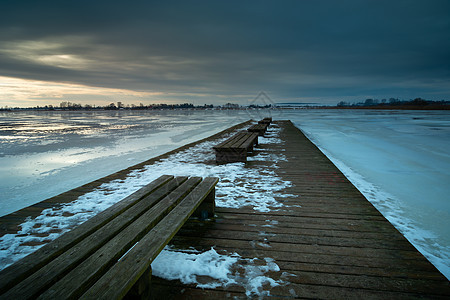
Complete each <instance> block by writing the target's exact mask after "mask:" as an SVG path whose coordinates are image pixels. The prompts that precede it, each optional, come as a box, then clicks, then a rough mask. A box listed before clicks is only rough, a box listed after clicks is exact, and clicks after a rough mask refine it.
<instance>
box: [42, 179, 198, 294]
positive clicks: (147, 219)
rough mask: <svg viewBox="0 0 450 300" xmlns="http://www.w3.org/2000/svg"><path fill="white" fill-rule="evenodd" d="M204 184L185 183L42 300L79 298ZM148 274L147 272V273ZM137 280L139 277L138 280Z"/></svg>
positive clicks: (188, 181)
mask: <svg viewBox="0 0 450 300" xmlns="http://www.w3.org/2000/svg"><path fill="white" fill-rule="evenodd" d="M200 181H201V178H200V177H191V178H189V179H188V180H187V181H185V182H183V183H182V184H181V185H180V186H179V187H177V188H176V189H175V190H174V191H172V192H171V193H170V194H169V195H168V196H166V197H165V198H164V199H162V200H161V201H159V202H158V203H156V204H155V205H154V206H152V207H151V208H150V209H149V210H148V211H146V212H145V213H144V214H143V215H141V216H140V217H139V218H138V219H136V221H134V222H133V223H131V224H129V225H128V226H127V227H126V228H124V229H123V230H122V231H121V232H120V233H118V234H116V235H115V236H114V238H112V239H111V240H110V241H108V242H107V243H106V244H105V245H103V246H102V247H101V248H100V249H98V250H97V251H96V252H95V253H93V254H92V255H90V256H89V257H88V258H86V259H85V260H84V261H82V262H81V263H80V264H79V265H78V266H76V267H75V268H73V269H72V270H71V271H70V272H69V273H68V274H67V275H66V276H64V277H63V278H62V279H60V280H59V281H58V282H57V283H55V284H54V285H53V286H52V287H50V288H49V289H48V290H47V291H45V292H44V293H42V295H41V296H40V298H41V299H60V298H62V297H69V298H77V297H79V296H80V295H81V294H82V293H83V292H84V291H85V289H86V288H88V287H89V286H91V285H92V284H93V283H94V282H95V281H97V280H98V278H100V276H102V275H103V273H104V272H106V270H107V269H108V268H109V267H110V266H112V265H114V263H115V262H116V261H117V260H118V259H119V258H121V257H122V256H123V255H124V254H125V253H126V252H127V251H128V250H129V249H130V248H131V247H133V245H135V244H136V243H141V240H140V239H141V237H142V236H144V235H145V234H146V233H147V232H148V231H149V230H150V229H152V228H153V227H155V226H157V224H158V222H160V221H161V220H164V219H163V218H164V217H165V216H166V215H167V214H169V213H170V211H172V210H173V209H174V208H175V207H176V206H177V204H178V203H179V202H180V201H181V200H182V199H183V198H184V197H186V195H188V194H189V193H190V192H191V191H192V190H193V189H194V188H195V187H196V186H197V184H198V183H199V182H200ZM144 271H145V270H144ZM136 279H137V278H136Z"/></svg>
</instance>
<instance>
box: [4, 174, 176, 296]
mask: <svg viewBox="0 0 450 300" xmlns="http://www.w3.org/2000/svg"><path fill="white" fill-rule="evenodd" d="M172 179H173V176H170V175H163V176H161V177H159V178H158V179H156V180H154V181H152V182H151V183H149V184H148V185H146V186H144V187H143V188H141V189H139V190H138V191H136V192H134V193H133V194H131V195H129V196H128V197H126V198H125V199H123V200H121V201H119V202H118V203H116V204H114V205H112V206H111V207H109V208H108V209H106V210H104V211H102V212H100V213H98V214H97V215H95V216H94V217H92V218H91V219H89V220H87V221H86V222H84V223H83V224H80V225H79V226H77V227H76V228H74V229H72V230H70V231H68V232H66V233H64V234H63V235H61V236H60V237H58V238H57V239H56V240H54V241H52V242H51V243H49V244H46V245H45V246H43V247H41V248H39V249H38V250H36V251H35V252H33V253H31V254H30V255H28V256H26V257H24V258H22V259H21V260H20V261H18V262H16V263H15V264H13V265H11V266H9V267H7V268H6V269H4V270H2V272H1V273H0V294H1V293H4V292H5V291H7V290H8V289H10V288H11V287H13V286H14V285H15V284H17V283H18V282H20V281H22V280H24V279H25V278H26V277H27V276H30V274H31V273H33V272H35V271H37V270H38V269H39V268H41V267H42V266H44V265H45V264H47V263H48V262H50V261H51V260H52V259H54V258H55V257H57V256H58V255H60V254H61V253H63V252H64V251H66V250H67V249H69V248H70V247H72V246H73V245H75V244H76V243H78V242H79V241H81V240H82V239H84V238H85V237H87V236H88V235H90V234H92V233H93V232H94V231H96V230H97V229H98V228H100V227H101V226H103V225H105V224H106V223H108V222H109V221H111V220H112V219H113V218H114V217H116V216H117V215H119V214H121V213H122V212H123V211H125V210H127V209H128V208H130V207H131V206H133V205H135V204H136V203H137V202H138V201H139V200H140V199H141V198H143V197H145V196H148V195H150V194H151V193H153V192H155V191H156V190H157V189H158V188H159V187H161V186H162V185H164V184H166V183H167V182H168V181H170V180H172Z"/></svg>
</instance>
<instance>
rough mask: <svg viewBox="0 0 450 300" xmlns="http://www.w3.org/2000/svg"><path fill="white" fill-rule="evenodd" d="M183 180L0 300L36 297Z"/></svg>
mask: <svg viewBox="0 0 450 300" xmlns="http://www.w3.org/2000/svg"><path fill="white" fill-rule="evenodd" d="M186 180H187V177H176V178H173V179H172V180H170V181H169V182H168V183H167V184H165V185H163V186H162V187H160V188H159V189H157V190H156V191H154V192H153V193H151V194H150V195H148V196H146V197H144V198H143V199H141V200H140V201H139V202H138V203H136V204H135V205H133V206H131V207H130V208H129V209H128V210H126V211H124V212H123V213H122V214H119V215H118V216H116V217H115V218H114V219H113V220H111V221H110V222H109V223H107V224H105V225H104V226H102V227H101V228H99V229H97V230H96V231H95V232H94V233H92V234H91V235H89V236H87V237H86V238H85V239H83V240H82V241H80V242H79V243H77V244H75V245H74V246H73V247H71V248H70V249H68V250H67V251H65V252H64V253H62V254H61V255H60V256H58V257H56V258H55V259H54V260H52V261H51V262H49V263H48V264H47V265H45V266H43V267H42V268H40V269H39V270H38V271H36V272H35V273H33V274H31V275H30V276H29V277H27V278H25V279H24V280H22V281H21V282H19V283H18V284H17V285H15V286H14V287H13V288H11V289H10V290H9V291H7V292H6V293H5V294H4V295H2V297H3V296H5V297H6V298H7V299H14V298H17V297H18V296H19V297H20V298H29V297H35V296H37V295H38V294H40V293H41V292H42V291H44V290H45V289H46V288H48V287H49V286H50V285H52V284H53V283H55V282H56V281H57V280H59V279H60V278H61V277H63V276H64V275H65V274H67V273H68V272H69V271H70V270H71V269H72V268H74V267H75V266H76V265H78V264H79V263H80V262H81V261H83V260H85V259H86V258H87V257H88V256H89V255H91V254H92V253H94V252H95V251H96V250H97V249H99V248H100V247H102V246H103V245H104V244H105V243H107V242H108V241H109V240H111V239H112V238H113V237H114V236H116V235H117V233H119V232H120V231H121V230H122V229H123V228H124V227H126V226H128V225H129V224H130V223H132V222H133V221H134V220H136V219H137V218H138V217H139V216H141V215H142V213H144V212H145V211H146V210H147V209H149V208H150V207H152V206H153V205H155V204H156V203H158V201H160V200H161V199H163V198H164V197H166V196H167V195H168V194H169V193H171V192H172V191H173V190H174V189H175V188H177V187H178V186H179V185H180V184H182V183H183V182H184V181H186ZM55 241H56V240H55ZM50 244H51V243H50Z"/></svg>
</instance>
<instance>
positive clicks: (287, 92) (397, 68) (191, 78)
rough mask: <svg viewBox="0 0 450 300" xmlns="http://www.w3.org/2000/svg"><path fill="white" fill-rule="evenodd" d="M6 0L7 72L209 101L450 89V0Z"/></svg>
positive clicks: (3, 45)
mask: <svg viewBox="0 0 450 300" xmlns="http://www.w3.org/2000/svg"><path fill="white" fill-rule="evenodd" d="M2 6H3V8H2V11H1V12H0V76H5V77H14V78H21V79H30V80H39V81H47V82H51V83H52V84H54V83H66V84H77V85H82V86H86V87H89V88H91V87H96V88H99V89H105V88H106V89H109V88H111V89H121V90H130V94H131V93H136V92H137V93H141V92H142V93H144V94H145V93H149V95H152V96H149V97H148V98H146V99H147V100H149V101H156V102H163V101H178V102H181V101H182V100H191V101H190V102H196V103H197V104H203V103H213V102H216V103H224V102H225V101H231V100H234V101H236V102H240V103H243V104H244V103H245V101H247V100H251V99H252V98H253V97H254V96H255V95H256V94H257V93H258V92H259V91H266V92H267V93H268V94H269V95H270V96H271V97H272V98H273V99H274V101H275V102H287V101H303V100H308V101H309V100H314V101H315V102H322V103H327V102H328V103H332V104H335V103H336V102H337V101H338V100H353V99H355V100H356V99H364V97H377V98H386V97H400V98H406V99H408V98H411V97H424V98H428V99H433V100H440V99H444V98H446V99H448V98H449V96H450V88H449V87H448V86H449V84H448V83H449V82H450V51H449V50H450V38H449V34H448V33H449V32H450V13H449V11H450V2H448V1H395V2H392V1H384V0H383V1H356V0H355V1H282V2H275V1H273V2H269V1H248V2H241V1H226V2H225V1H221V2H216V1H215V2H211V1H189V2H186V1H166V2H164V3H153V2H151V1H142V2H139V1H138V2H125V1H94V2H92V1H90V2H88V1H45V2H43V1H29V3H26V4H24V2H23V1H21V2H17V1H8V2H6V4H4V5H2ZM62 95H63V96H64V95H65V94H62ZM1 97H2V96H1V95H0V101H2V100H3V101H4V100H5V99H2V98H1ZM86 97H88V96H86ZM157 100H160V101H157ZM16 101H20V99H16ZM43 101H44V100H43ZM0 103H1V102H0Z"/></svg>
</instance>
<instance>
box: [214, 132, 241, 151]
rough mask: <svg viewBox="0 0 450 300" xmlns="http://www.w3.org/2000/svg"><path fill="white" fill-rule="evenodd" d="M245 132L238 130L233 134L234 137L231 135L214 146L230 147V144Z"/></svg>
mask: <svg viewBox="0 0 450 300" xmlns="http://www.w3.org/2000/svg"><path fill="white" fill-rule="evenodd" d="M244 134H245V133H243V132H238V133H237V134H235V135H233V136H232V137H230V138H229V139H227V140H225V141H223V142H222V143H220V144H218V145H216V146H214V147H213V148H226V147H229V145H230V144H232V143H233V142H234V141H235V140H236V139H239V138H241V136H243V135H244Z"/></svg>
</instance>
